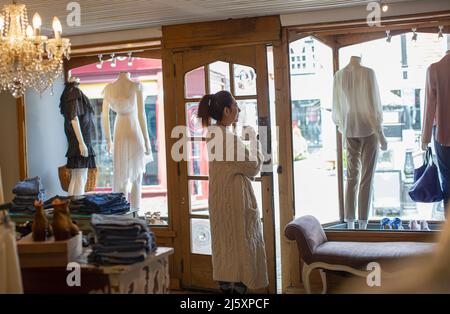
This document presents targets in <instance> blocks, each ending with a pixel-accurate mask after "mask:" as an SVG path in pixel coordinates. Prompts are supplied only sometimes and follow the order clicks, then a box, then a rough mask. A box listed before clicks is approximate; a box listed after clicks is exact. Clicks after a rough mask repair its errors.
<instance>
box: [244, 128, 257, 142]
mask: <svg viewBox="0 0 450 314" xmlns="http://www.w3.org/2000/svg"><path fill="white" fill-rule="evenodd" d="M257 136H258V135H257V134H256V131H255V129H254V128H253V127H251V126H249V125H247V126H244V127H243V128H242V139H243V140H245V141H253V140H256V139H257Z"/></svg>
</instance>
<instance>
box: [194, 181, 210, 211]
mask: <svg viewBox="0 0 450 314" xmlns="http://www.w3.org/2000/svg"><path fill="white" fill-rule="evenodd" d="M208 184H209V181H208V180H189V209H190V212H191V214H196V215H209V209H208Z"/></svg>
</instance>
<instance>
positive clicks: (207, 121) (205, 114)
mask: <svg viewBox="0 0 450 314" xmlns="http://www.w3.org/2000/svg"><path fill="white" fill-rule="evenodd" d="M213 98H214V95H213V94H208V95H205V96H203V98H202V99H201V100H200V103H199V105H198V110H197V117H198V118H200V119H202V126H203V127H204V128H207V127H209V126H210V125H211V114H210V110H209V108H210V106H211V102H212V101H213Z"/></svg>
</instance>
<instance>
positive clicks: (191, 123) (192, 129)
mask: <svg viewBox="0 0 450 314" xmlns="http://www.w3.org/2000/svg"><path fill="white" fill-rule="evenodd" d="M197 111H198V102H188V103H186V125H187V127H188V136H203V135H204V134H206V130H205V129H203V127H202V120H201V119H199V118H198V117H197Z"/></svg>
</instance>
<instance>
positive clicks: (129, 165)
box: [103, 82, 152, 192]
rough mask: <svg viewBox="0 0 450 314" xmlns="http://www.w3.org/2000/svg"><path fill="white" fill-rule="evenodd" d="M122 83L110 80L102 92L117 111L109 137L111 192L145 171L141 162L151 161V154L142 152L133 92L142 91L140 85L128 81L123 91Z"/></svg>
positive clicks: (123, 186)
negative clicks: (110, 145)
mask: <svg viewBox="0 0 450 314" xmlns="http://www.w3.org/2000/svg"><path fill="white" fill-rule="evenodd" d="M123 86H124V85H123V84H122V85H118V84H116V82H113V83H110V84H108V85H107V86H106V87H105V89H104V91H103V96H104V101H107V102H108V104H109V105H110V108H111V109H112V110H113V111H114V112H115V113H116V114H117V116H116V121H115V123H114V137H113V141H114V151H113V165H114V179H113V186H112V188H113V192H122V191H123V190H124V189H125V188H126V186H127V184H128V182H133V181H135V180H136V179H137V178H138V177H139V176H140V175H142V174H143V173H144V172H145V164H146V163H147V162H150V161H152V157H151V156H152V155H151V154H150V155H149V156H146V155H145V142H144V136H143V134H142V131H141V128H140V124H139V119H138V109H137V93H138V92H139V91H142V85H141V84H140V83H139V82H130V84H129V87H128V90H125V91H124V89H123ZM124 95H125V96H126V97H124Z"/></svg>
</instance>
